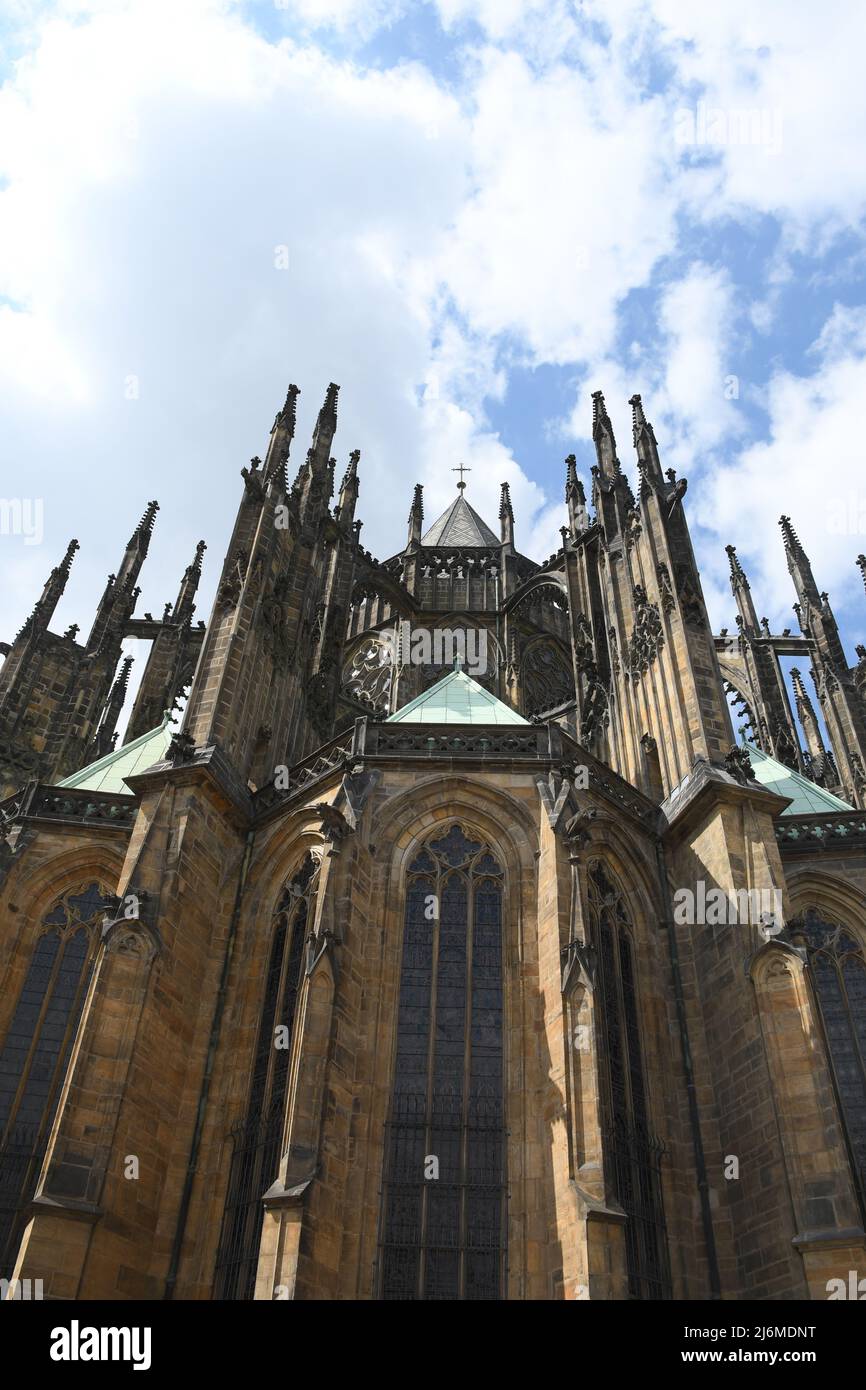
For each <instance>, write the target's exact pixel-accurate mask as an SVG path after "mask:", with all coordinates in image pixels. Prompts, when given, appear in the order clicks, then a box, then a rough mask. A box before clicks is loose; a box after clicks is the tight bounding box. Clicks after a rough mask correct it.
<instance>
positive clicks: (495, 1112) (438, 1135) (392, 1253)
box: [379, 825, 506, 1299]
mask: <svg viewBox="0 0 866 1390" xmlns="http://www.w3.org/2000/svg"><path fill="white" fill-rule="evenodd" d="M502 893H503V875H502V869H501V868H500V866H499V864H498V863H497V862H496V860H495V859H494V858H493V856H492V855H491V853H490V851H489V850H488V849H487V847H486V846H485V845H483V844H481V843H480V842H478V841H475V840H472V839H471V838H470V837H469V836H468V835H467V834H466V833H465V832H464V831H463V829H462V828H461V827H460V826H459V825H452V826H451V828H450V829H449V830H448V832H447V834H445V835H442V836H439V837H437V838H435V839H433V840H431V841H429V842H428V844H427V845H426V847H425V848H424V849H422V851H421V852H420V854H418V855H417V856H416V858H415V859H414V860H413V861H412V863H411V864H410V866H409V876H408V885H407V894H406V915H405V923H404V935H403V959H402V966H401V974H400V1000H399V1010H398V1017H397V1051H396V1059H395V1067H394V1086H393V1093H392V1099H391V1108H390V1113H389V1117H388V1126H387V1134H386V1144H385V1188H384V1197H383V1210H382V1229H381V1239H380V1251H379V1265H380V1268H379V1293H380V1296H381V1297H382V1298H386V1299H498V1298H502V1297H503V1289H504V1266H505V1235H504V1223H505V1215H506V1213H505V1104H504V1074H503V1033H502V1029H503V990H502V964H503V958H502Z"/></svg>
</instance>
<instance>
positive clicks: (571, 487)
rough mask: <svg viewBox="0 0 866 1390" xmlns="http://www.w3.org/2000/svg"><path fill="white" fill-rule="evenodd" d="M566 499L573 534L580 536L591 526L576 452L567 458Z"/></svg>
mask: <svg viewBox="0 0 866 1390" xmlns="http://www.w3.org/2000/svg"><path fill="white" fill-rule="evenodd" d="M565 501H566V505H567V507H568V524H569V526H570V527H571V534H572V535H573V536H579V535H580V534H581V533H582V532H583V531H585V530H586V529H587V528H588V526H589V512H588V511H587V509H586V493H585V492H584V490H583V483H582V482H581V481H580V478H578V476H577V459H576V458H575V456H574V454H569V455H568V458H567V459H566V460H565Z"/></svg>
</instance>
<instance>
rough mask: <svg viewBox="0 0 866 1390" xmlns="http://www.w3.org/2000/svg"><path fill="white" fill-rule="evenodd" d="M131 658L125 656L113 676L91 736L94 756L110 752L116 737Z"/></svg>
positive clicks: (98, 756) (101, 755)
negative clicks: (115, 674) (109, 690)
mask: <svg viewBox="0 0 866 1390" xmlns="http://www.w3.org/2000/svg"><path fill="white" fill-rule="evenodd" d="M132 662H133V658H132V657H131V656H126V657H124V659H123V664H122V666H121V668H120V670H119V672H118V673H117V676H116V677H115V681H114V684H113V686H112V687H111V692H110V694H109V696H108V699H107V700H106V702H105V708H104V709H103V711H102V718H101V719H100V721H99V727H98V729H97V730H96V733H95V734H94V736H93V742H92V745H91V752H92V756H93V757H94V758H102V757H104V756H105V754H106V753H110V752H111V750H112V749H113V747H114V743H115V740H116V738H117V721H118V720H119V718H120V712H121V710H122V709H123V704H124V701H125V700H126V691H127V687H128V685H129V673H130V671H131V669H132Z"/></svg>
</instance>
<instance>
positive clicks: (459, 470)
mask: <svg viewBox="0 0 866 1390" xmlns="http://www.w3.org/2000/svg"><path fill="white" fill-rule="evenodd" d="M451 472H452V473H459V474H460V482H459V483H458V484H457V486H458V488H459V489H460V491H461V492H462V491H463V489H464V488H465V486H466V484H465V483H464V481H463V474H464V473H471V472H472V469H471V468H464V467H463V464H462V463H461V465H460V467H459V468H452V469H451Z"/></svg>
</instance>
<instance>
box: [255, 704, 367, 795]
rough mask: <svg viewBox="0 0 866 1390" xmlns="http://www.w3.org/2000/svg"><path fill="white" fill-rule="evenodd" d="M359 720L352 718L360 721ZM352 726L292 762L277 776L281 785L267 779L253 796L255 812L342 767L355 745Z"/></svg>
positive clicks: (354, 734) (360, 721)
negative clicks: (297, 761) (284, 776)
mask: <svg viewBox="0 0 866 1390" xmlns="http://www.w3.org/2000/svg"><path fill="white" fill-rule="evenodd" d="M362 722H363V720H358V721H357V722H356V726H355V727H356V728H357V724H358V723H362ZM355 738H356V733H355V729H346V730H344V731H343V733H341V734H337V736H336V738H332V739H331V741H330V743H325V744H323V745H322V747H321V748H317V749H316V750H315V752H314V753H311V754H310V755H309V757H307V758H304V759H303V761H302V762H299V763H296V764H295V765H294V767H292V768H291V769H290V770H289V772H288V775H287V777H286V778H285V779H281V785H280V786H279V787H277V786H276V784H275V783H270V784H269V785H268V786H266V787H262V788H261V790H260V791H258V792H256V794H255V796H254V797H253V807H254V810H255V812H256V814H261V813H262V812H265V811H270V810H271V809H272V808H273V807H274V806H279V805H281V804H282V803H283V802H284V801H287V800H288V799H289V798H290V797H292V796H295V795H296V793H297V792H300V791H303V790H304V789H305V788H307V787H309V786H311V785H312V784H313V783H314V782H317V781H318V780H319V778H320V777H324V776H325V775H326V774H328V773H331V772H333V771H334V770H335V769H336V768H338V767H342V766H343V765H344V764H345V763H346V762H348V760H349V759H350V758H351V756H352V749H353V747H354V745H355Z"/></svg>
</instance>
